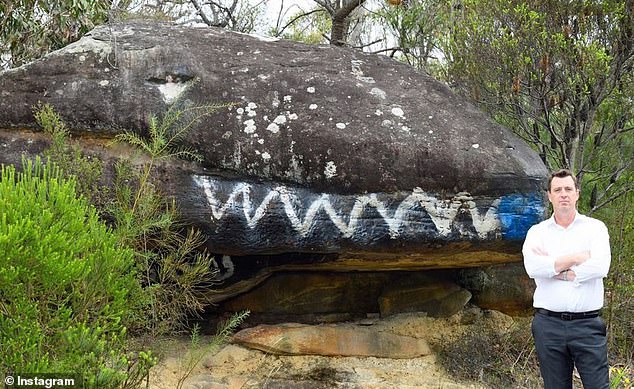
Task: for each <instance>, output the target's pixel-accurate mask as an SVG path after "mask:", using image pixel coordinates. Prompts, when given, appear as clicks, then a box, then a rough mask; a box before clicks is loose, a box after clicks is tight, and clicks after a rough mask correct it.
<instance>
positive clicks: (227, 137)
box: [222, 131, 231, 139]
mask: <svg viewBox="0 0 634 389" xmlns="http://www.w3.org/2000/svg"><path fill="white" fill-rule="evenodd" d="M229 138H231V131H226V132H225V133H224V134H222V139H229Z"/></svg>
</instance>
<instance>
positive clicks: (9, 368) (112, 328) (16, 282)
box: [0, 159, 152, 387]
mask: <svg viewBox="0 0 634 389" xmlns="http://www.w3.org/2000/svg"><path fill="white" fill-rule="evenodd" d="M0 173H1V175H0V253H2V254H1V256H2V257H1V261H0V355H2V359H1V360H0V371H4V372H24V373H46V372H55V373H72V374H77V373H81V375H82V377H83V379H84V381H85V383H86V384H87V386H89V387H104V386H105V387H114V386H122V385H124V384H125V383H126V382H129V378H130V377H135V379H142V378H143V376H144V375H145V373H144V372H146V371H147V369H148V368H149V366H150V365H151V364H152V357H151V356H149V355H147V354H144V353H142V354H140V355H139V356H140V359H137V358H133V359H135V360H136V362H133V361H131V360H129V358H128V357H127V356H126V355H125V350H124V345H125V343H124V337H125V332H126V329H125V327H124V325H123V324H122V323H123V322H125V321H126V320H127V318H128V317H129V316H130V315H131V314H132V312H131V308H129V301H130V300H133V299H134V296H135V295H138V294H139V293H140V286H139V284H138V282H137V280H136V275H135V272H134V269H133V265H134V259H133V252H132V251H131V250H130V249H126V248H122V247H119V245H118V244H117V240H116V237H115V236H114V235H113V234H112V232H111V231H110V230H108V229H107V227H106V226H105V225H104V224H103V223H102V222H100V221H99V219H98V216H97V213H96V211H95V209H94V208H93V207H91V206H89V205H88V203H87V202H86V200H85V199H83V198H78V197H77V195H76V191H75V186H76V184H75V181H74V180H73V179H63V178H61V177H60V174H59V169H57V168H55V167H52V166H51V165H50V164H48V165H43V164H42V163H41V161H40V160H39V159H37V160H36V161H35V162H34V163H33V162H31V161H29V162H24V167H23V172H17V171H16V169H15V168H14V167H13V166H8V167H5V166H3V167H2V169H1V171H0Z"/></svg>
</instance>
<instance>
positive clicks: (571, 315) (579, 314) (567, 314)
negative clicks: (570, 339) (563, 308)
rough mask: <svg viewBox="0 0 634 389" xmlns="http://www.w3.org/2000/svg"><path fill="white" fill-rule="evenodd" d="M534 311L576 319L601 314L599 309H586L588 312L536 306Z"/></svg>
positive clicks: (589, 317) (563, 318)
mask: <svg viewBox="0 0 634 389" xmlns="http://www.w3.org/2000/svg"><path fill="white" fill-rule="evenodd" d="M535 312H536V313H539V314H542V315H546V316H552V317H556V318H558V319H561V320H577V319H592V318H593V317H597V316H599V315H600V314H601V310H596V311H588V312H554V311H549V310H548V309H544V308H536V309H535Z"/></svg>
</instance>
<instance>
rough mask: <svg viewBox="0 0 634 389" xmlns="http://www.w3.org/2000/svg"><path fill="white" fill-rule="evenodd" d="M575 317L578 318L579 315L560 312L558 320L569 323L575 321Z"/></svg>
mask: <svg viewBox="0 0 634 389" xmlns="http://www.w3.org/2000/svg"><path fill="white" fill-rule="evenodd" d="M577 317H579V315H578V314H574V313H570V312H562V313H561V314H560V315H559V318H560V319H561V320H566V321H569V320H574V319H576V318H577Z"/></svg>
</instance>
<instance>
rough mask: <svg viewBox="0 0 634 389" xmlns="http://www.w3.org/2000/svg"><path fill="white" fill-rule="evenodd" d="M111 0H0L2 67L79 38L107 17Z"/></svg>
mask: <svg viewBox="0 0 634 389" xmlns="http://www.w3.org/2000/svg"><path fill="white" fill-rule="evenodd" d="M111 3H112V0H62V1H45V0H18V1H2V2H0V69H1V68H12V67H16V66H20V65H23V64H25V63H27V62H29V61H32V60H34V59H36V58H39V57H41V56H42V55H44V54H46V53H48V52H51V51H53V50H56V49H59V48H62V47H64V46H66V45H67V44H69V43H71V42H74V41H76V40H78V39H79V38H80V37H81V36H82V35H84V34H85V33H86V32H88V31H90V30H91V29H92V28H93V27H95V25H98V24H101V23H103V22H105V21H106V20H107V18H108V11H109V10H110V6H111Z"/></svg>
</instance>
